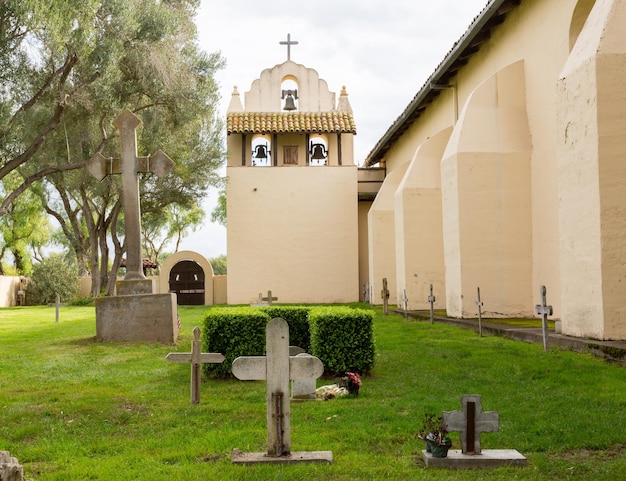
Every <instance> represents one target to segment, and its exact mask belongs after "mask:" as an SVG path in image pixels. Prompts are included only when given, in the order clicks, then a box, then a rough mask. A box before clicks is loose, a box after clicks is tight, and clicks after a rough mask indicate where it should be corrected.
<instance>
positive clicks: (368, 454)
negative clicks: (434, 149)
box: [0, 307, 626, 481]
mask: <svg viewBox="0 0 626 481" xmlns="http://www.w3.org/2000/svg"><path fill="white" fill-rule="evenodd" d="M206 310H207V308H206V307H181V308H179V313H180V318H181V322H182V331H181V338H180V340H179V342H178V344H177V345H176V346H165V345H143V344H139V343H98V342H95V340H94V335H95V318H94V316H95V313H94V308H93V307H67V308H63V309H62V311H61V320H60V322H59V323H55V312H54V308H49V307H28V308H7V309H0V450H8V451H10V452H11V454H12V455H13V456H16V457H17V458H18V459H19V461H20V463H21V464H22V465H23V466H24V468H25V471H26V476H27V477H29V478H33V479H35V481H52V480H58V481H72V480H76V481H79V480H80V481H85V480H115V481H126V480H128V481H131V480H132V481H135V480H141V481H152V480H155V481H156V480H168V481H169V480H172V481H177V480H180V481H183V480H184V481H191V480H270V479H271V480H289V481H294V480H307V481H308V480H337V481H339V480H341V481H349V480H385V481H393V480H398V481H400V480H402V481H405V480H421V479H424V480H435V479H436V480H461V481H463V480H477V479H480V480H507V481H508V480H511V479H516V480H552V479H568V480H590V479H607V480H608V479H610V480H614V479H615V480H617V479H620V480H621V479H626V456H624V454H625V452H626V430H625V429H624V428H625V427H626V394H625V393H626V371H625V370H624V368H622V367H619V366H616V365H609V364H606V363H604V362H603V361H601V360H599V359H596V358H593V357H591V356H589V355H583V354H577V353H572V352H567V351H560V350H557V349H553V350H551V351H550V352H548V353H544V352H543V347H542V346H541V345H538V344H537V345H533V344H526V343H521V342H515V341H511V340H508V339H503V338H499V337H482V338H481V337H478V336H477V334H476V333H474V332H472V331H469V330H463V329H459V328H455V327H452V326H447V325H442V324H437V323H435V324H434V325H431V324H430V323H429V322H416V321H407V320H405V319H404V318H403V317H400V316H392V315H390V316H387V317H384V316H382V314H381V311H380V310H376V313H377V317H376V321H375V339H376V345H377V360H376V366H375V368H374V370H373V372H372V374H371V375H370V376H367V377H364V379H363V387H362V388H361V393H360V394H359V396H358V397H352V398H342V399H336V400H332V401H327V402H310V403H296V404H293V405H292V413H291V415H292V421H291V426H292V433H291V438H292V449H293V450H296V451H308V450H331V451H332V452H333V455H334V462H333V463H332V464H330V465H294V466H283V465H275V466H239V465H231V463H230V459H229V456H230V452H231V451H232V450H233V449H239V450H242V451H264V450H265V429H266V427H265V405H264V391H265V384H264V383H263V382H242V381H238V380H235V379H232V380H205V382H204V383H203V385H202V400H201V404H199V405H197V406H192V405H191V404H190V403H189V366H188V365H186V364H172V363H169V362H167V361H166V360H165V356H166V355H167V353H168V352H171V351H175V350H176V351H183V352H184V351H189V350H190V344H191V339H192V332H191V330H192V328H193V327H194V326H196V325H199V326H201V323H202V318H203V314H204V313H205V312H206ZM330 382H332V380H318V385H321V384H326V383H330ZM462 394H482V396H483V397H482V402H483V408H484V409H485V410H497V411H498V412H499V413H500V431H499V432H497V433H488V434H485V435H483V437H482V445H483V449H490V448H491V449H497V448H503V449H504V448H514V449H517V450H519V451H520V452H521V453H523V454H524V455H525V456H526V457H527V458H528V466H527V467H524V468H499V469H494V470H488V471H479V472H472V471H446V470H437V469H433V468H426V467H424V465H423V463H422V461H421V459H420V455H419V453H420V451H421V450H422V449H423V447H424V446H423V442H422V441H420V440H419V439H417V438H416V432H417V431H418V428H419V422H420V420H421V419H422V416H423V414H424V413H426V412H429V413H434V414H441V412H442V411H444V410H447V411H449V410H457V409H460V398H461V395H462ZM452 438H453V443H454V446H453V449H454V448H459V447H460V446H459V442H458V435H457V434H456V433H454V434H453V435H452Z"/></svg>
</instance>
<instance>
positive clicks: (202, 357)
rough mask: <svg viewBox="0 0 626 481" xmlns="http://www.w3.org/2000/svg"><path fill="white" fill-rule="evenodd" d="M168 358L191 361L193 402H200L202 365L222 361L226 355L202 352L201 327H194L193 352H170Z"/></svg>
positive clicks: (173, 360) (174, 360) (175, 360)
mask: <svg viewBox="0 0 626 481" xmlns="http://www.w3.org/2000/svg"><path fill="white" fill-rule="evenodd" d="M166 359H167V360H168V361H170V362H189V363H191V404H199V403H200V381H201V378H200V365H201V364H203V363H217V364H219V363H221V362H223V361H224V356H223V355H222V354H220V353H214V352H202V341H201V340H200V328H199V327H197V326H196V327H194V328H193V341H191V352H170V353H169V354H168V355H167V356H166Z"/></svg>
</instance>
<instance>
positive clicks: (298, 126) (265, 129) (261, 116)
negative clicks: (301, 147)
mask: <svg viewBox="0 0 626 481" xmlns="http://www.w3.org/2000/svg"><path fill="white" fill-rule="evenodd" d="M226 132H227V133H228V134H265V133H287V132H293V133H307V132H319V133H352V134H356V124H355V123H354V118H353V117H352V114H351V113H349V112H289V113H282V112H231V113H229V114H228V116H227V117H226Z"/></svg>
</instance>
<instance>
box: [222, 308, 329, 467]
mask: <svg viewBox="0 0 626 481" xmlns="http://www.w3.org/2000/svg"><path fill="white" fill-rule="evenodd" d="M265 336H266V343H267V347H266V350H267V356H241V357H238V358H237V359H235V360H234V361H233V366H232V372H233V375H234V376H235V377H236V378H237V379H241V380H242V381H252V380H263V379H265V380H267V392H266V396H265V398H266V401H267V455H268V456H274V457H278V456H285V455H288V454H289V453H290V452H291V427H290V417H291V408H290V402H289V380H290V379H310V378H313V379H317V378H318V377H320V376H321V375H322V374H323V373H324V365H323V364H322V361H320V360H319V359H318V358H317V357H314V356H294V357H292V356H289V326H288V325H287V322H286V321H285V320H283V319H281V318H276V319H272V320H271V321H270V322H269V323H268V324H267V328H266V333H265Z"/></svg>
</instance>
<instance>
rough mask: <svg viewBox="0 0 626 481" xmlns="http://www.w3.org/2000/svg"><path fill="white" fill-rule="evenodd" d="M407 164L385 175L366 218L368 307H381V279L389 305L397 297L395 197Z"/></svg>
mask: <svg viewBox="0 0 626 481" xmlns="http://www.w3.org/2000/svg"><path fill="white" fill-rule="evenodd" d="M408 166H409V162H406V163H405V164H404V165H402V166H400V167H398V168H396V169H395V170H394V171H392V172H390V173H389V174H387V177H386V178H385V181H384V182H383V185H382V187H381V188H380V191H379V192H378V195H377V196H376V200H374V203H373V204H372V207H371V208H370V211H369V213H368V216H367V224H368V238H369V244H370V246H371V248H370V251H369V285H370V293H371V296H370V303H371V304H374V305H379V304H382V303H383V300H382V297H381V292H382V288H383V279H387V289H388V290H389V302H391V303H394V302H395V299H396V298H397V296H398V290H397V276H396V272H397V266H396V231H395V227H396V226H395V212H394V205H395V204H394V194H395V192H396V189H397V188H398V186H399V185H400V182H401V181H402V177H403V176H404V173H405V172H406V169H407V168H408Z"/></svg>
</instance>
